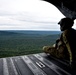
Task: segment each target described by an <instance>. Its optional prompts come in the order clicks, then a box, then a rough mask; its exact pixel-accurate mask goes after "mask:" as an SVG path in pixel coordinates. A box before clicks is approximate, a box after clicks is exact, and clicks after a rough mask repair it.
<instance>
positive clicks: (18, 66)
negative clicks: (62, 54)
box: [0, 53, 76, 75]
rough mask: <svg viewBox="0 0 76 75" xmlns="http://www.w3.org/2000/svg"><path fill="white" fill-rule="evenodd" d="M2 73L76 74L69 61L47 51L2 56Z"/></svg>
mask: <svg viewBox="0 0 76 75" xmlns="http://www.w3.org/2000/svg"><path fill="white" fill-rule="evenodd" d="M0 75H76V70H71V69H70V68H69V67H68V63H66V62H63V61H61V60H59V59H56V58H54V57H51V56H47V55H46V54H45V53H39V54H31V55H24V56H16V57H8V58H0Z"/></svg>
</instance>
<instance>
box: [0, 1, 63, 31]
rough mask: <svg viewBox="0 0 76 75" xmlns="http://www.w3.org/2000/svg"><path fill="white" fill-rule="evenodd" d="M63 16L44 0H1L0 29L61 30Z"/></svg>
mask: <svg viewBox="0 0 76 75" xmlns="http://www.w3.org/2000/svg"><path fill="white" fill-rule="evenodd" d="M63 17H64V16H63V14H62V13H61V12H60V11H59V10H58V9H57V8H56V7H55V6H53V5H52V4H50V3H48V2H45V1H42V0H0V30H60V27H59V25H57V23H58V22H59V21H60V19H61V18H63Z"/></svg>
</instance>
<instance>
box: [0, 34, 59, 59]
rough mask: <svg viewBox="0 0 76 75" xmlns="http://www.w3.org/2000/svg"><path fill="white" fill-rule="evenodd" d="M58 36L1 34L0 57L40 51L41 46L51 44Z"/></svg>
mask: <svg viewBox="0 0 76 75" xmlns="http://www.w3.org/2000/svg"><path fill="white" fill-rule="evenodd" d="M29 35H30V34H29ZM58 37H59V35H32V36H27V35H26V34H13V35H2V36H0V57H1V58H2V57H11V56H19V55H27V54H34V53H41V52H43V51H42V47H43V46H45V45H50V46H52V45H53V44H54V43H55V40H56V39H57V38H58Z"/></svg>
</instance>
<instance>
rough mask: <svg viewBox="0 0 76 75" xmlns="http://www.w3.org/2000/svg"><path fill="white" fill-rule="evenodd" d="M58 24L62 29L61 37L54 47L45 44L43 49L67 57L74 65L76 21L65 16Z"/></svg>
mask: <svg viewBox="0 0 76 75" xmlns="http://www.w3.org/2000/svg"><path fill="white" fill-rule="evenodd" d="M58 24H59V25H60V30H61V31H62V33H61V36H60V38H59V39H58V40H56V44H55V45H54V46H53V47H50V46H44V47H43V50H44V52H45V53H49V54H50V55H52V56H55V57H57V58H64V59H66V58H67V59H69V61H70V65H73V64H74V63H75V62H76V59H75V58H76V30H75V29H73V28H72V26H73V24H74V21H73V20H72V19H70V18H63V19H61V20H60V22H59V23H58Z"/></svg>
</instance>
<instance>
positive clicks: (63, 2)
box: [43, 0, 76, 19]
mask: <svg viewBox="0 0 76 75" xmlns="http://www.w3.org/2000/svg"><path fill="white" fill-rule="evenodd" d="M43 1H47V2H49V3H51V4H53V5H54V6H56V7H57V8H58V9H59V10H60V12H61V13H62V14H63V15H64V16H66V17H69V18H72V19H76V0H43ZM49 10H51V9H49Z"/></svg>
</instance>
